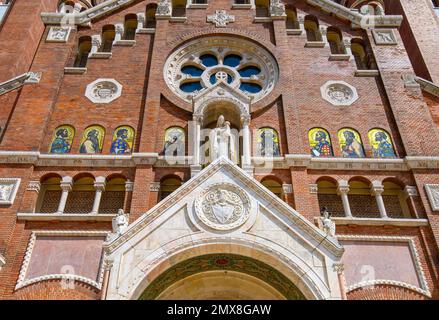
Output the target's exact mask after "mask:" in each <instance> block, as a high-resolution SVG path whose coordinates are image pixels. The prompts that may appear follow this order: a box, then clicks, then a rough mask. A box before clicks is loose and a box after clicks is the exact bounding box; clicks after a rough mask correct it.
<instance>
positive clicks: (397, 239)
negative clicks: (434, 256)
mask: <svg viewBox="0 0 439 320" xmlns="http://www.w3.org/2000/svg"><path fill="white" fill-rule="evenodd" d="M337 239H338V240H351V241H383V242H402V243H407V244H408V245H409V248H410V252H411V255H412V258H413V264H414V266H415V268H416V273H417V275H418V279H419V283H420V286H421V287H420V288H419V287H417V286H414V285H412V284H408V283H405V282H401V281H394V280H387V279H375V280H370V281H364V282H360V283H356V284H353V285H350V286H349V287H347V292H350V291H353V290H355V289H358V288H361V287H367V286H372V285H378V284H388V285H394V286H400V287H403V288H407V289H410V290H414V291H416V292H418V293H420V294H423V295H425V296H427V297H431V292H430V289H429V287H428V283H427V279H426V277H425V274H424V271H423V270H422V264H421V260H420V257H419V253H418V250H417V249H416V245H415V241H414V240H413V238H411V237H399V236H375V235H337Z"/></svg>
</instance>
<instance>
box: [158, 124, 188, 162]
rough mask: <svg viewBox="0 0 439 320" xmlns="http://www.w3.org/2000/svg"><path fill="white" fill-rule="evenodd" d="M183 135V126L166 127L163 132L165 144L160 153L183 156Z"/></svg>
mask: <svg viewBox="0 0 439 320" xmlns="http://www.w3.org/2000/svg"><path fill="white" fill-rule="evenodd" d="M185 135H186V133H185V131H184V129H183V128H180V127H171V128H168V129H167V130H166V132H165V145H164V147H163V151H162V154H163V155H168V156H184V155H185V151H184V148H185Z"/></svg>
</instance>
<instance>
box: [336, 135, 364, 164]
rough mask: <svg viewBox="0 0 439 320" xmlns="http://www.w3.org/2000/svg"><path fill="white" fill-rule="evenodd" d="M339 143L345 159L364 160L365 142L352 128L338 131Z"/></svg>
mask: <svg viewBox="0 0 439 320" xmlns="http://www.w3.org/2000/svg"><path fill="white" fill-rule="evenodd" d="M338 143H339V145H340V149H341V153H342V155H343V157H345V158H364V157H365V154H364V149H363V142H362V141H361V137H360V134H359V133H358V132H357V131H355V130H354V129H351V128H343V129H340V130H339V131H338Z"/></svg>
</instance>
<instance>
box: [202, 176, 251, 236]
mask: <svg viewBox="0 0 439 320" xmlns="http://www.w3.org/2000/svg"><path fill="white" fill-rule="evenodd" d="M194 208H195V212H196V214H197V216H198V218H199V219H200V220H201V221H202V222H203V223H204V224H205V225H206V226H208V227H210V228H212V229H215V230H232V229H236V228H238V227H240V226H241V225H243V224H244V223H245V222H246V221H247V219H248V218H249V216H250V209H251V203H250V198H249V196H248V195H247V193H246V192H245V191H244V190H242V189H241V188H239V187H238V186H237V185H234V184H231V183H217V184H213V185H210V186H208V187H207V188H206V189H205V190H204V191H203V192H202V193H201V194H200V195H199V196H198V198H197V199H196V200H195V203H194Z"/></svg>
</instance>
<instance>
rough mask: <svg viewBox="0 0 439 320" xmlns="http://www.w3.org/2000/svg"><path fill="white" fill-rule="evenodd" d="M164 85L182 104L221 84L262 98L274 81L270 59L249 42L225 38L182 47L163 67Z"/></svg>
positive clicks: (211, 39)
mask: <svg viewBox="0 0 439 320" xmlns="http://www.w3.org/2000/svg"><path fill="white" fill-rule="evenodd" d="M164 73H165V79H166V82H167V84H168V86H169V87H170V88H171V89H172V90H173V91H174V92H176V93H177V94H178V95H179V96H180V97H182V98H183V99H184V100H186V101H188V102H189V101H191V99H192V97H193V96H195V95H197V94H198V93H200V92H202V91H203V90H205V89H207V88H209V87H212V86H214V85H216V84H217V83H218V82H220V81H222V82H225V83H227V84H229V85H230V86H231V87H232V88H235V89H238V90H240V91H241V92H242V93H244V94H247V95H249V96H252V97H253V101H257V100H260V99H262V98H263V97H264V96H265V95H267V94H268V93H269V92H270V91H271V90H272V89H273V88H274V85H275V83H276V81H277V78H278V73H279V72H278V67H277V63H276V61H275V59H274V58H273V56H272V55H271V54H270V53H269V52H268V51H267V50H266V49H264V48H262V47H260V46H258V45H256V44H255V43H253V42H250V41H247V40H243V39H235V38H228V37H210V38H204V39H200V40H196V41H193V42H190V43H189V44H186V45H185V46H183V47H182V48H180V49H179V50H177V51H176V52H174V53H173V54H172V55H171V56H170V57H169V58H168V61H167V63H166V66H165V71H164Z"/></svg>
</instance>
